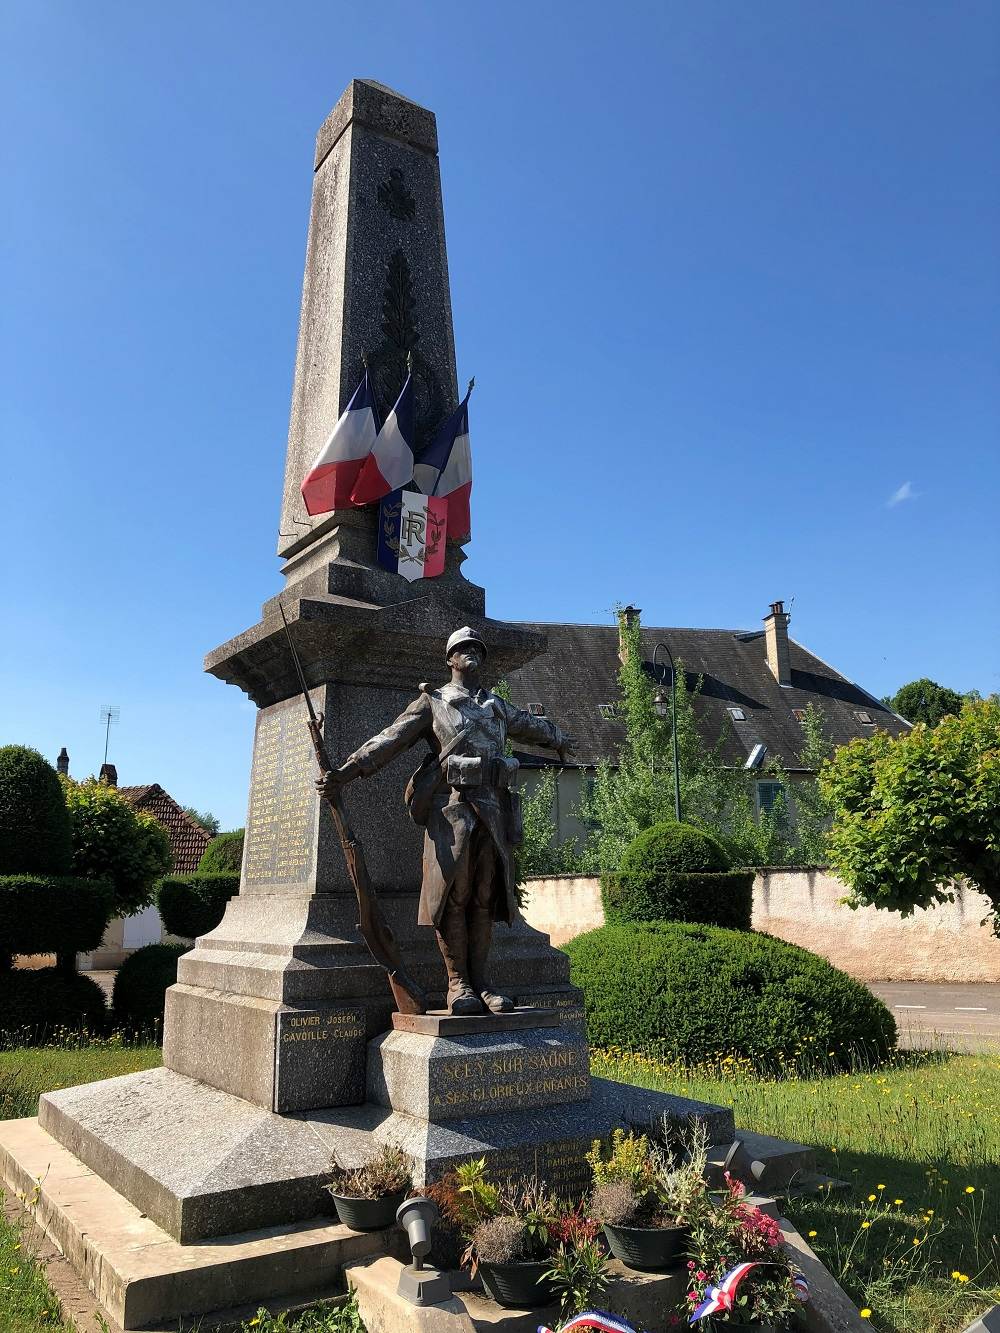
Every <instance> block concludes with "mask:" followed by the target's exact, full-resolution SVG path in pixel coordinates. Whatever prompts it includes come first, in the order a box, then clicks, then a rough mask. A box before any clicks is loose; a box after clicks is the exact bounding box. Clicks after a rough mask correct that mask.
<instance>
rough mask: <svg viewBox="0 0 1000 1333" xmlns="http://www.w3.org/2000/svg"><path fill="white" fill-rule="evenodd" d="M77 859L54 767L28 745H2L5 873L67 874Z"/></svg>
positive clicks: (0, 817)
mask: <svg viewBox="0 0 1000 1333" xmlns="http://www.w3.org/2000/svg"><path fill="white" fill-rule="evenodd" d="M72 860H73V843H72V838H71V833H70V823H69V816H68V814H67V813H66V803H65V801H64V800H63V794H62V788H61V787H60V786H59V778H58V776H57V774H56V771H55V769H54V768H53V767H52V765H51V764H49V763H48V762H47V761H46V760H45V759H43V758H42V756H41V755H40V754H39V753H38V751H37V750H32V749H29V747H28V746H26V745H4V746H0V875H18V874H29V875H66V874H68V873H69V870H70V866H71V864H72Z"/></svg>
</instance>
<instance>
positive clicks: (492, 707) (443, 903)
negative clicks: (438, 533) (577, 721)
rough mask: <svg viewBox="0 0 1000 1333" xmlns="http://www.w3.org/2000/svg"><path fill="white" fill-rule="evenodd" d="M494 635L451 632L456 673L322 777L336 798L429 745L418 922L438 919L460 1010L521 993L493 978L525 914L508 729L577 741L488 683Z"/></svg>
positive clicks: (549, 740)
mask: <svg viewBox="0 0 1000 1333" xmlns="http://www.w3.org/2000/svg"><path fill="white" fill-rule="evenodd" d="M485 658H486V644H485V643H484V641H483V639H482V638H481V637H480V635H479V634H477V633H476V631H475V630H473V629H470V628H469V627H468V626H466V627H465V628H463V629H459V630H456V631H455V633H454V634H452V636H451V637H450V638H449V640H448V645H447V648H446V650H445V659H446V661H447V663H448V666H449V667H450V668H451V682H450V684H448V685H443V686H442V687H441V688H440V689H437V690H431V689H428V688H427V687H426V686H422V687H421V694H420V696H419V698H417V699H415V700H414V701H413V703H412V704H410V706H409V707H408V708H407V709H406V711H405V712H404V713H401V714H400V716H399V717H397V718H396V720H395V722H393V723H391V724H390V725H389V726H388V727H386V728H385V730H384V731H380V732H379V734H378V735H377V736H373V737H372V739H371V740H370V741H366V742H365V743H364V745H362V746H360V747H359V748H358V749H357V750H355V752H354V753H353V754H352V755H351V756H350V757H349V758H348V759H346V760H345V761H344V763H343V764H341V766H340V767H339V768H337V769H334V770H333V771H332V772H330V773H328V774H327V775H326V776H325V778H319V779H317V782H316V786H317V788H318V790H319V791H320V792H321V793H322V794H323V795H325V796H327V797H329V796H330V795H331V794H332V793H333V792H334V791H335V790H336V789H337V788H338V787H340V786H342V785H344V784H345V783H348V782H352V781H353V780H354V779H355V778H359V777H368V776H369V774H371V773H376V772H377V771H378V770H379V769H380V768H384V767H385V765H386V764H388V763H389V762H390V761H391V760H392V759H395V757H396V756H397V755H398V754H401V753H402V752H403V751H404V750H408V749H409V748H410V747H411V746H413V745H416V744H417V742H418V741H420V740H425V741H427V743H428V745H429V746H430V753H429V754H427V755H426V756H425V757H424V760H423V762H422V763H421V765H420V767H419V768H418V769H417V771H416V772H415V773H414V775H413V777H412V778H411V779H410V782H409V784H408V785H407V788H406V803H407V806H408V808H409V811H410V814H411V816H412V817H413V819H414V820H416V822H417V823H418V824H422V825H423V826H424V828H425V830H426V832H425V835H424V861H423V881H422V884H421V889H420V906H419V912H418V916H417V921H418V923H419V924H420V925H422V926H433V927H434V928H435V930H436V931H437V940H438V946H439V948H440V949H441V955H442V957H443V958H444V963H445V967H446V968H447V970H448V1009H449V1011H450V1012H451V1013H453V1014H481V1013H482V1012H483V1007H484V1006H485V1007H486V1008H487V1009H489V1010H492V1011H493V1013H495V1014H502V1013H506V1012H507V1011H508V1010H510V1009H513V1008H514V1002H513V1000H511V999H510V998H509V997H508V996H506V995H500V994H498V993H497V992H496V991H494V990H493V989H492V987H491V985H490V981H489V976H488V972H487V959H488V955H489V950H490V940H491V937H492V934H493V922H494V921H497V920H499V921H506V922H507V924H508V925H512V924H513V922H514V921H515V920H516V918H517V895H516V891H515V883H514V868H513V852H514V848H515V847H516V846H517V845H518V844H519V843H520V841H521V818H520V802H519V798H518V794H517V792H516V791H515V790H514V783H515V779H516V774H517V767H518V765H517V760H516V759H512V758H510V757H509V756H508V755H506V754H505V750H506V747H507V738H508V737H512V738H514V739H517V740H523V741H527V742H529V743H530V744H533V745H544V746H547V747H548V748H549V749H552V750H555V751H557V752H558V753H559V756H560V758H562V759H565V756H566V754H567V752H568V751H569V749H570V747H571V744H572V741H571V738H570V737H569V736H566V735H564V734H563V732H562V731H560V729H559V728H558V727H557V726H555V724H554V723H552V722H550V721H549V720H548V719H547V718H544V717H534V716H533V715H532V714H530V713H525V712H522V711H521V710H520V709H519V708H514V707H513V705H511V704H509V703H507V702H506V701H505V700H504V699H501V698H499V697H498V696H497V695H495V694H493V693H491V692H490V691H489V690H484V689H482V688H481V687H480V683H479V678H480V670H481V668H482V664H483V662H484V660H485Z"/></svg>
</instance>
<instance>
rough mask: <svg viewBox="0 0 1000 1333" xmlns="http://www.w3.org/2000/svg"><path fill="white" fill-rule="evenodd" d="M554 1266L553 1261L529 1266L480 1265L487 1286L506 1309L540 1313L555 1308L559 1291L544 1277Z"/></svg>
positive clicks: (498, 1303) (543, 1261) (539, 1261)
mask: <svg viewBox="0 0 1000 1333" xmlns="http://www.w3.org/2000/svg"><path fill="white" fill-rule="evenodd" d="M551 1267H552V1262H551V1260H549V1259H541V1260H538V1261H537V1262H534V1263H527V1264H484V1263H482V1262H480V1264H479V1275H480V1277H481V1278H482V1279H483V1286H484V1287H485V1288H486V1290H487V1291H488V1292H489V1294H490V1295H491V1296H492V1297H493V1299H494V1300H495V1301H496V1303H497V1305H502V1306H503V1308H504V1309H505V1310H536V1309H538V1308H539V1307H540V1306H543V1305H551V1303H552V1301H553V1300H554V1299H555V1288H554V1287H553V1285H552V1283H551V1282H546V1281H543V1279H542V1274H543V1273H546V1272H548V1270H549V1269H550V1268H551Z"/></svg>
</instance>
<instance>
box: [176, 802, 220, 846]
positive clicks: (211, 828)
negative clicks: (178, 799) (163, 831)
mask: <svg viewBox="0 0 1000 1333" xmlns="http://www.w3.org/2000/svg"><path fill="white" fill-rule="evenodd" d="M182 808H183V810H184V813H185V814H186V815H190V816H191V818H192V819H193V820H194V822H195V823H196V824H200V825H201V826H202V828H203V829H204V830H205V832H206V833H210V834H211V835H212V837H213V838H215V837H217V836H218V833H219V818H218V816H217V815H213V814H212V812H211V810H196V809H195V807H194V806H193V805H185V806H183V807H182Z"/></svg>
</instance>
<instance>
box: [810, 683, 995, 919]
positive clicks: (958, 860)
mask: <svg viewBox="0 0 1000 1333" xmlns="http://www.w3.org/2000/svg"><path fill="white" fill-rule="evenodd" d="M820 785H821V787H822V789H823V791H824V793H825V795H826V797H827V798H828V799H829V800H830V802H831V804H832V807H833V810H834V825H833V829H832V831H831V833H830V835H829V839H828V846H829V853H830V861H831V864H832V865H833V866H834V867H835V868H836V870H837V871H838V872H839V874H840V875H841V876H842V878H843V879H844V880H845V881H846V882H847V884H848V885H849V887H850V890H851V893H850V896H849V898H848V902H849V903H850V905H851V906H853V907H857V906H860V905H862V904H867V905H870V906H873V907H882V908H885V909H887V910H889V911H896V912H899V913H900V914H901V915H903V916H909V915H910V914H911V913H912V912H913V911H914V909H915V908H917V907H931V906H934V905H935V904H937V903H940V902H949V901H951V899H952V898H953V896H954V895H953V891H952V888H951V883H952V881H954V880H955V879H957V878H958V877H960V876H961V877H964V878H965V879H967V880H968V881H969V882H970V883H971V884H973V885H975V886H976V887H977V888H978V889H979V890H980V891H981V892H982V893H983V894H985V895H986V897H988V898H989V899H990V902H991V903H992V904H993V919H994V931H995V932H997V933H1000V821H998V819H997V811H998V810H1000V701H997V700H992V699H985V700H982V701H979V702H971V701H969V702H966V703H965V704H964V705H963V707H962V710H961V712H960V713H959V714H958V715H957V716H955V715H950V716H947V717H944V718H942V719H941V721H940V722H939V723H938V724H937V726H935V727H933V728H932V727H928V726H926V725H924V724H923V723H918V724H917V725H916V726H915V727H914V728H913V730H912V731H910V732H906V733H904V734H903V735H902V736H897V737H895V738H893V737H891V736H889V735H888V734H887V733H886V732H884V731H877V732H875V734H874V735H873V736H869V737H866V738H864V739H861V740H855V741H852V742H851V743H850V744H849V745H845V746H842V747H841V748H840V749H839V750H838V751H837V752H836V754H835V755H834V757H833V758H832V759H831V760H829V761H828V762H827V763H826V764H825V765H824V767H823V769H822V771H821V773H820Z"/></svg>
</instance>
